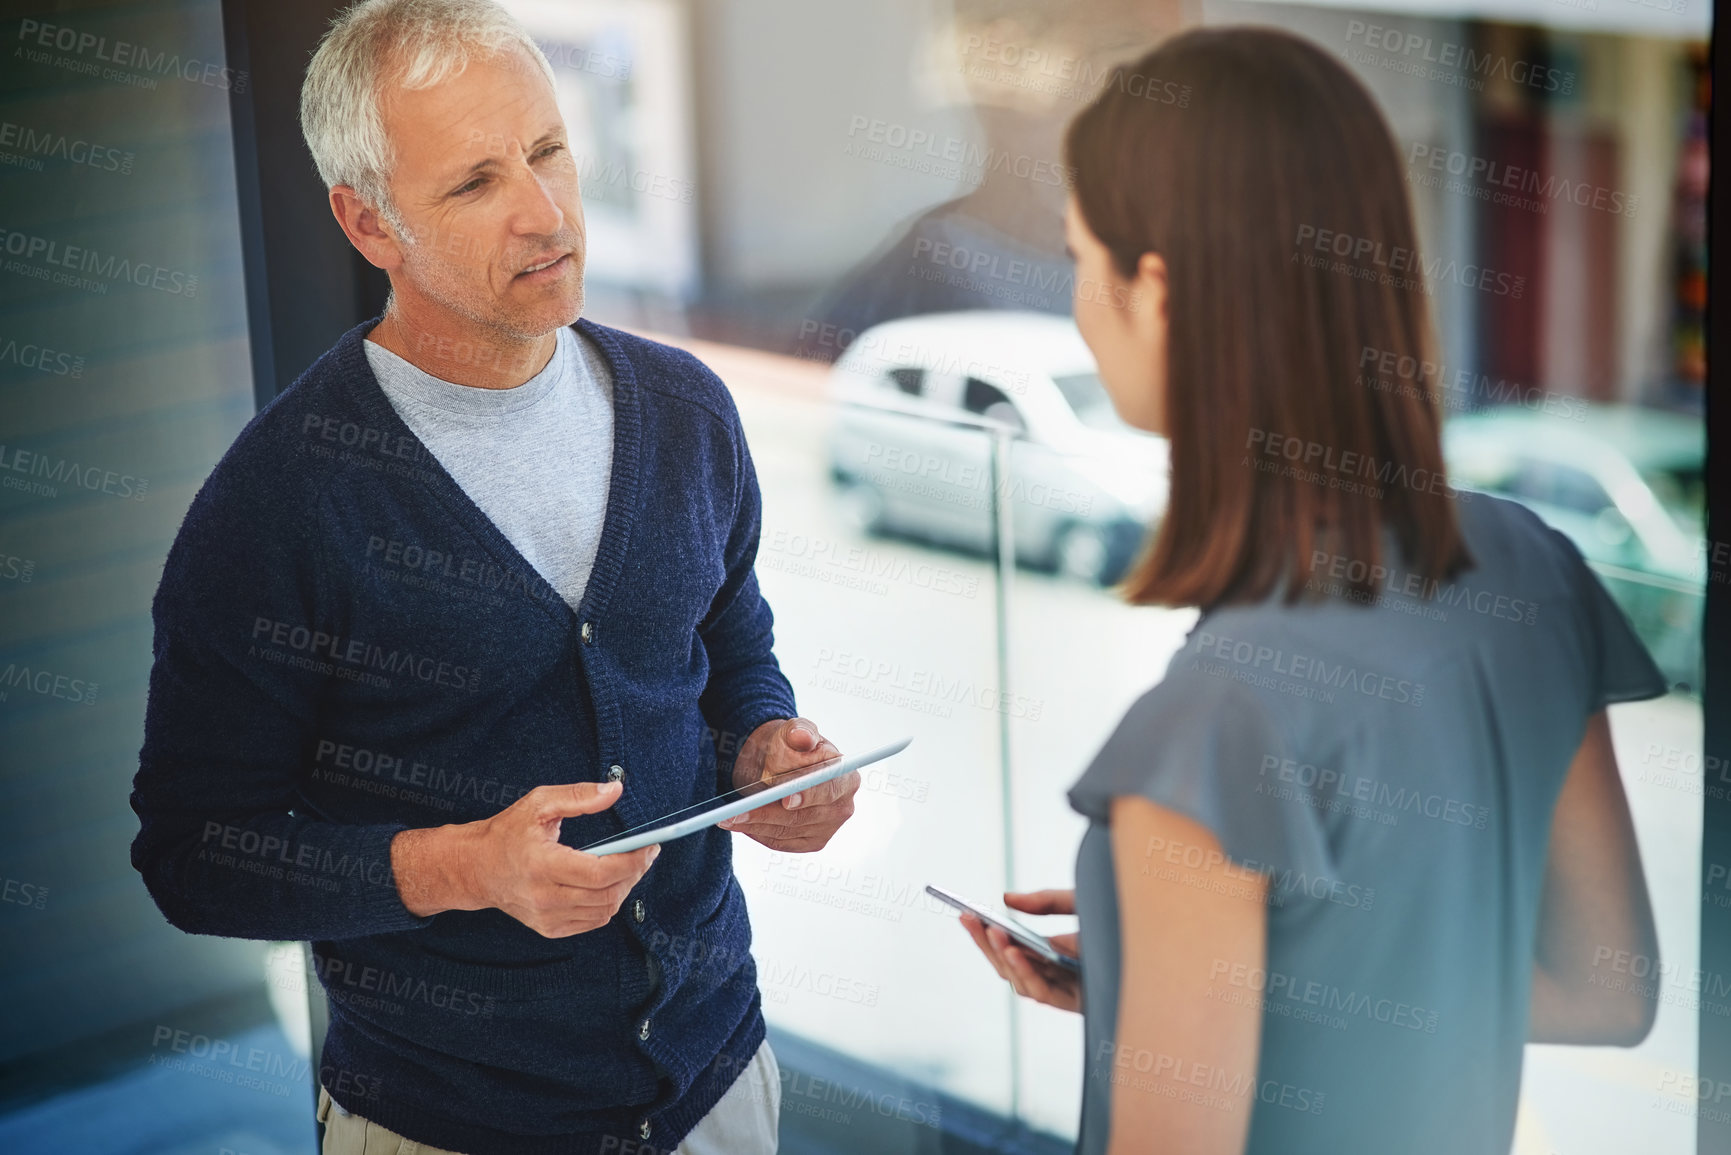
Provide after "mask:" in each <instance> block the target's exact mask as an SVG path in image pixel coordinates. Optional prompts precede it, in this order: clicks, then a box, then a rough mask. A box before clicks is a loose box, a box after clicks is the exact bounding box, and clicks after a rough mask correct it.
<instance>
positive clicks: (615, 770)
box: [607, 765, 625, 782]
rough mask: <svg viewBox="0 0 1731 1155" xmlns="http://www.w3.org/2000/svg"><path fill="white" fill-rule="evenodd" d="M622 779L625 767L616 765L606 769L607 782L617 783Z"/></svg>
mask: <svg viewBox="0 0 1731 1155" xmlns="http://www.w3.org/2000/svg"><path fill="white" fill-rule="evenodd" d="M623 777H625V767H623V766H618V765H614V766H609V767H607V781H609V782H617V781H619V780H620V779H621V778H623Z"/></svg>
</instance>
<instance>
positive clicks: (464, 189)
mask: <svg viewBox="0 0 1731 1155" xmlns="http://www.w3.org/2000/svg"><path fill="white" fill-rule="evenodd" d="M484 183H486V182H485V181H483V180H482V179H481V178H480V177H476V178H475V179H474V180H472V181H469V182H468V183H467V184H463V185H459V186H458V187H457V188H455V189H453V190H452V192H451V195H452V196H459V197H460V196H462V195H463V194H464V193H469V192H474V191H475V190H476V189H478V188H480V187H481V185H483V184H484Z"/></svg>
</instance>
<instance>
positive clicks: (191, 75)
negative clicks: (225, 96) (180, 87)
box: [14, 19, 247, 92]
mask: <svg viewBox="0 0 1731 1155" xmlns="http://www.w3.org/2000/svg"><path fill="white" fill-rule="evenodd" d="M18 39H19V40H20V41H22V42H23V43H24V44H26V45H35V46H36V48H43V49H53V50H54V51H57V52H66V53H70V54H71V55H73V56H82V57H87V58H88V60H87V61H86V62H85V63H83V64H82V66H79V67H76V68H75V71H79V72H87V73H90V74H92V75H100V76H102V77H103V78H104V79H108V80H120V81H124V82H127V83H132V84H137V83H138V82H139V81H140V80H144V81H148V83H147V84H144V85H140V87H150V88H154V87H156V82H155V81H154V80H150V79H149V77H135V76H131V75H129V74H128V73H125V72H120V71H117V69H124V68H133V69H137V70H138V71H139V72H144V73H152V74H154V75H156V76H175V77H179V78H180V79H181V80H185V81H189V82H191V83H193V84H202V85H205V86H206V87H209V88H220V89H223V90H225V91H228V90H232V91H234V92H245V91H246V84H247V74H246V73H245V72H244V71H240V72H237V71H235V70H234V69H232V68H225V67H223V66H222V65H221V64H217V63H215V62H213V61H204V60H198V59H196V58H194V57H191V56H188V57H186V58H184V59H183V58H182V57H181V55H180V54H179V53H178V52H166V51H161V50H156V51H153V50H151V49H150V48H149V47H147V46H146V45H143V44H133V43H131V42H130V41H126V40H113V41H111V40H109V39H108V37H106V36H98V35H96V34H95V33H94V32H81V31H79V30H78V29H76V28H68V27H66V26H65V25H63V24H49V23H46V22H44V21H41V20H30V19H24V20H21V21H19V23H18ZM14 55H17V56H22V57H23V58H24V59H26V60H29V61H30V62H31V63H33V64H55V65H62V66H65V65H78V64H79V62H78V61H73V60H68V59H67V58H66V57H59V58H50V57H48V53H46V52H38V51H35V50H33V49H32V48H29V47H24V48H19V49H17V50H16V51H15V52H14ZM103 64H112V65H115V66H116V68H103V67H102V65H103Z"/></svg>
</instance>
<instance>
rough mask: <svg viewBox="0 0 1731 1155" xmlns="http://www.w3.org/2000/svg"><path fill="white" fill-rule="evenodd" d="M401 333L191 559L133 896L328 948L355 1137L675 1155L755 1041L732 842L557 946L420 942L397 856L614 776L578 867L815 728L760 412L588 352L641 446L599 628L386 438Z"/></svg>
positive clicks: (262, 934) (275, 407)
mask: <svg viewBox="0 0 1731 1155" xmlns="http://www.w3.org/2000/svg"><path fill="white" fill-rule="evenodd" d="M377 320H378V319H377V318H374V319H373V320H372V321H368V322H366V323H365V324H362V325H359V326H357V327H355V328H353V329H351V330H349V332H348V333H346V334H344V335H343V337H342V339H341V340H340V341H338V342H337V344H336V345H335V346H334V347H333V348H332V349H331V350H329V351H328V352H327V353H325V355H324V356H322V357H320V358H319V360H318V361H317V362H316V363H315V364H314V365H313V366H312V367H311V368H309V369H308V370H307V371H306V372H305V373H304V374H302V376H301V377H300V378H299V379H298V380H297V381H296V382H295V383H294V384H293V385H292V386H291V387H290V388H289V389H287V390H286V391H284V392H283V393H282V394H281V395H280V396H278V397H277V398H275V399H274V400H272V401H271V402H270V404H268V405H266V406H265V407H264V408H263V409H261V410H260V411H259V413H258V414H257V416H255V417H254V418H253V420H252V421H251V422H249V423H248V424H247V426H246V428H245V429H244V430H242V432H241V434H240V436H239V437H238V438H236V440H235V443H234V445H233V446H232V447H230V449H229V451H228V452H227V453H226V454H225V455H224V456H223V459H222V460H221V462H219V463H218V465H217V466H216V468H215V470H214V471H213V472H212V473H211V475H210V477H209V479H208V480H207V481H206V482H205V484H204V486H203V488H202V489H200V491H199V493H198V495H197V497H196V498H195V499H194V500H193V503H192V506H191V508H190V509H189V510H188V512H187V515H186V519H185V521H184V523H183V524H182V525H181V528H180V532H179V534H178V535H177V536H176V538H175V542H174V546H173V548H172V549H171V550H170V551H169V555H168V560H167V563H166V565H165V567H164V569H163V575H162V583H161V586H160V587H159V588H158V590H157V593H156V599H155V602H154V606H153V614H154V619H155V628H156V634H155V644H154V653H155V664H154V666H153V668H152V670H151V676H150V695H149V705H148V709H147V713H146V717H145V734H144V745H143V749H142V751H141V752H140V756H139V770H138V774H137V777H136V778H135V780H134V789H133V793H132V806H133V809H134V810H135V811H136V812H137V813H138V816H139V818H140V821H141V827H140V830H139V833H138V836H137V838H136V840H135V841H134V842H133V846H132V862H133V865H134V866H135V867H136V868H137V869H138V870H139V872H140V873H141V874H142V875H143V876H144V881H145V884H146V886H148V888H149V890H150V893H151V895H152V897H154V898H155V900H156V902H157V905H158V906H159V907H160V908H161V909H162V912H163V914H164V915H165V916H166V917H167V919H168V921H169V922H170V923H172V924H173V925H175V926H177V927H179V928H181V929H182V930H185V931H189V932H192V933H195V934H214V935H226V936H230V937H236V938H253V939H279V940H293V939H310V940H312V943H313V950H314V958H315V963H316V969H317V972H318V976H319V978H320V980H321V981H322V982H323V983H324V985H325V987H326V989H327V991H328V992H329V993H330V998H331V1023H330V1033H329V1036H328V1038H327V1040H326V1043H325V1049H324V1053H323V1056H322V1060H321V1062H320V1067H319V1078H320V1080H321V1082H323V1084H324V1085H325V1086H326V1087H327V1088H328V1089H329V1090H330V1092H331V1094H332V1097H333V1098H335V1099H336V1101H337V1102H338V1103H340V1104H342V1105H344V1106H346V1107H348V1108H350V1109H351V1110H354V1111H357V1112H359V1113H360V1114H363V1115H365V1116H367V1117H368V1118H370V1119H373V1120H375V1121H376V1122H379V1123H381V1124H383V1125H385V1126H387V1127H389V1128H391V1129H392V1130H394V1131H398V1132H400V1133H402V1134H403V1135H405V1136H407V1137H409V1138H411V1139H416V1140H420V1141H422V1142H425V1143H430V1144H433V1145H435V1146H439V1147H446V1148H451V1149H455V1150H459V1151H465V1152H474V1153H476V1155H487V1153H490V1152H497V1153H499V1155H505V1153H507V1152H509V1153H511V1155H535V1153H540V1152H547V1153H554V1152H558V1153H565V1152H581V1153H589V1152H599V1151H603V1150H606V1151H614V1152H617V1151H619V1150H630V1149H633V1148H632V1147H631V1144H632V1143H636V1144H638V1145H639V1146H641V1147H642V1148H643V1149H646V1150H655V1149H660V1150H668V1149H671V1148H672V1147H674V1146H675V1145H677V1144H678V1142H679V1141H680V1139H681V1138H683V1137H684V1136H685V1134H686V1133H687V1132H689V1131H690V1130H691V1128H692V1127H693V1126H694V1125H695V1124H696V1123H697V1121H698V1120H699V1119H700V1118H702V1117H703V1115H704V1114H705V1113H706V1112H708V1110H709V1109H710V1107H712V1106H713V1105H714V1104H715V1102H716V1101H717V1100H718V1099H719V1098H720V1097H721V1095H722V1094H723V1092H725V1091H726V1089H727V1087H728V1086H729V1085H730V1084H731V1083H732V1081H733V1079H734V1078H735V1077H736V1076H737V1075H738V1074H739V1072H740V1070H741V1069H742V1067H743V1065H744V1064H745V1063H746V1062H747V1061H749V1059H750V1057H751V1055H752V1053H753V1052H754V1051H755V1050H756V1048H757V1046H758V1044H759V1043H760V1042H761V1041H762V1039H763V1036H764V1022H763V1015H762V1009H761V1003H760V999H759V994H758V989H757V973H756V968H755V966H754V964H753V962H752V959H751V955H750V954H749V952H748V948H749V947H750V944H751V930H750V926H749V924H748V923H747V920H746V907H745V898H744V895H743V894H742V893H741V891H740V887H739V884H738V882H737V881H736V880H735V878H734V875H733V867H732V857H731V846H730V842H729V839H730V837H731V836H730V835H729V834H727V833H726V832H724V831H721V830H717V829H711V830H709V831H706V832H704V833H701V834H695V835H691V836H689V837H687V838H683V839H679V840H676V841H674V842H671V843H668V844H666V845H665V846H663V848H662V852H661V856H660V858H659V859H658V860H657V861H656V863H655V865H654V866H653V867H651V868H650V870H649V872H648V874H647V875H645V876H644V878H643V880H642V881H641V882H640V883H639V885H638V887H637V888H636V890H635V891H634V892H633V893H632V895H631V897H630V898H628V899H627V900H626V902H625V905H624V906H623V907H622V908H621V910H620V912H619V914H618V915H617V916H616V917H615V918H614V919H613V920H612V921H611V922H610V923H608V924H607V925H606V926H604V927H600V928H597V929H595V930H592V931H589V932H588V933H585V934H580V935H574V936H572V937H569V938H563V939H547V938H543V937H541V936H540V935H538V934H536V933H535V932H534V931H532V930H529V929H528V928H527V927H525V926H523V925H522V924H521V923H519V922H517V921H516V920H514V919H512V918H510V917H509V916H507V915H506V914H504V913H503V912H501V911H498V910H485V911H473V912H471V911H447V912H445V913H443V914H439V915H435V916H433V917H431V918H417V917H415V916H414V915H412V914H410V913H409V911H408V910H407V909H406V908H405V907H404V906H403V903H402V901H401V899H400V898H399V896H398V893H397V888H396V883H395V880H394V878H393V876H392V874H391V866H390V843H391V838H392V837H393V836H394V835H395V834H396V833H397V832H398V831H400V830H404V829H408V828H411V827H426V826H439V825H443V824H446V823H456V822H468V821H472V820H475V819H480V818H485V817H487V816H489V815H491V814H495V813H497V812H498V811H499V810H501V809H502V808H504V807H505V806H507V805H509V804H510V803H511V802H512V801H514V800H515V799H516V798H518V797H520V796H521V795H522V794H523V793H525V792H526V791H528V790H530V789H532V788H534V787H536V786H539V785H543V784H547V783H561V782H600V781H605V780H606V779H607V778H608V777H609V776H610V774H612V775H615V776H617V775H620V774H622V775H623V778H622V781H623V784H624V791H623V793H622V796H621V797H620V799H619V801H618V802H617V803H616V804H615V805H614V806H613V807H612V808H611V809H609V810H607V811H604V812H602V813H600V814H591V815H583V816H581V817H577V818H572V819H568V820H566V822H565V825H564V828H563V832H562V841H563V842H565V843H566V844H567V845H572V846H581V845H586V844H587V843H589V842H592V841H594V840H597V839H600V838H603V837H605V836H607V835H609V834H612V833H614V832H617V831H619V830H621V829H623V828H624V827H625V826H628V825H633V824H636V823H640V822H644V821H647V820H649V819H652V818H654V817H656V816H658V815H661V814H664V813H666V812H668V811H670V810H674V809H677V808H679V807H681V806H685V805H688V804H690V803H692V802H695V801H698V800H700V799H703V798H706V797H710V796H712V795H713V794H714V793H716V791H717V790H718V789H720V788H721V787H722V784H723V782H724V780H725V777H726V776H727V774H728V773H729V772H730V767H731V761H732V755H733V754H734V753H736V752H737V748H738V745H739V743H740V742H741V741H742V740H743V739H744V737H745V736H746V735H749V734H750V733H751V732H752V730H754V729H755V728H756V727H757V726H758V725H759V724H761V723H763V722H765V721H769V720H771V719H774V718H783V717H792V716H793V715H794V714H795V712H796V711H795V706H794V698H793V689H792V687H791V686H790V685H789V683H788V681H787V679H786V677H784V676H783V674H782V672H781V670H780V668H779V666H778V665H777V663H776V660H775V656H774V654H773V653H772V652H771V623H772V619H771V614H770V610H769V606H768V605H767V604H766V603H765V601H764V600H763V597H762V595H761V594H760V593H759V590H758V584H757V579H756V576H755V575H754V574H753V572H752V565H753V561H754V559H755V556H756V552H757V545H758V535H759V525H760V521H759V514H760V505H759V493H758V486H757V478H756V474H755V472H754V470H753V468H752V462H751V456H750V454H749V453H748V451H747V449H746V444H745V437H744V434H743V431H742V429H741V427H740V422H739V415H738V411H737V410H736V409H735V407H734V405H733V401H732V399H731V397H730V396H729V395H728V392H727V390H726V387H725V386H723V385H722V383H721V381H720V380H719V379H718V378H717V377H716V376H715V374H713V373H712V372H710V371H709V370H708V369H707V368H706V367H704V366H703V365H702V363H700V362H699V361H697V360H696V359H695V358H693V357H691V356H690V355H688V354H686V353H684V352H681V351H679V350H676V349H671V348H668V347H666V346H664V345H659V344H656V343H654V342H651V341H647V340H644V339H642V338H638V337H634V336H631V335H629V334H626V333H622V332H619V331H617V330H613V329H609V328H605V327H603V326H600V325H596V324H593V323H591V322H589V321H586V320H583V321H579V322H578V323H577V326H576V327H577V328H578V329H579V330H580V331H581V332H582V333H584V334H586V335H588V336H590V337H592V338H594V339H595V340H596V341H597V342H598V343H599V345H600V347H601V349H602V350H604V351H605V353H606V355H607V359H608V361H609V363H610V364H611V366H612V370H613V379H614V390H613V397H614V414H615V421H614V446H613V473H612V480H611V487H610V489H609V492H608V496H607V510H606V519H605V523H604V526H603V532H602V537H601V544H600V551H599V553H598V555H597V557H596V559H595V568H594V572H593V573H592V574H591V575H590V578H589V585H588V588H587V589H586V590H585V592H584V595H583V602H582V605H581V606H580V607H579V609H577V610H576V611H573V610H572V609H571V607H570V606H568V605H567V604H566V603H565V602H564V600H563V599H561V598H560V597H559V595H558V594H557V593H556V592H555V591H554V590H553V589H552V587H551V586H550V585H548V583H547V582H546V581H545V580H544V579H543V578H542V577H541V576H540V575H539V574H538V573H537V572H536V571H535V570H534V569H533V568H532V567H531V566H530V565H529V564H528V562H526V561H525V560H524V559H523V557H522V556H521V555H520V554H519V553H518V552H517V550H516V549H515V548H513V547H512V545H511V544H510V542H509V541H508V540H507V539H506V538H505V537H504V535H503V534H502V533H500V531H499V529H498V527H497V526H495V525H494V524H493V523H492V522H491V521H490V520H489V519H488V518H487V516H486V515H485V514H484V513H482V512H481V510H480V508H479V507H477V506H476V505H475V504H474V502H473V501H472V500H470V498H469V497H468V496H467V495H466V494H465V493H464V492H463V491H462V489H461V488H460V487H459V486H458V485H457V483H456V482H455V481H454V480H453V479H452V478H451V476H450V475H449V474H448V473H446V472H445V470H444V468H443V467H442V466H441V465H440V464H439V462H438V460H437V459H436V458H435V457H434V456H433V455H432V454H431V452H430V451H429V450H428V449H427V448H426V446H425V445H424V444H422V443H421V441H420V440H419V439H418V438H417V437H416V436H415V435H414V434H413V433H412V432H411V431H410V430H409V428H408V426H406V425H405V424H404V423H403V422H402V420H401V419H400V418H399V417H398V416H397V414H396V412H395V410H393V409H392V407H391V404H390V402H389V401H388V400H387V399H386V397H385V395H384V393H383V392H382V391H381V390H380V388H379V385H378V382H377V380H376V379H375V378H374V377H373V374H372V371H371V369H370V367H369V366H368V364H367V359H366V356H365V353H364V351H363V349H362V347H361V340H362V338H363V335H364V334H365V333H366V332H367V331H369V330H370V329H371V328H372V326H373V325H374V324H376V323H377ZM498 468H500V469H510V468H512V463H511V462H510V461H509V460H502V461H500V462H499V463H498ZM638 900H640V902H641V905H639V902H638Z"/></svg>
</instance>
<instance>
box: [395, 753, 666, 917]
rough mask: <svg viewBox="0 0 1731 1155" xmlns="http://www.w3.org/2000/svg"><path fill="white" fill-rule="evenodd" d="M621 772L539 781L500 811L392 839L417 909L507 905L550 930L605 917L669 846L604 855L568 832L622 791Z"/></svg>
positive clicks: (404, 887) (405, 895)
mask: <svg viewBox="0 0 1731 1155" xmlns="http://www.w3.org/2000/svg"><path fill="white" fill-rule="evenodd" d="M620 790H621V787H620V784H619V783H617V782H602V783H600V784H599V785H597V784H595V783H593V782H578V783H573V784H569V785H564V786H537V787H536V788H535V789H533V790H531V791H529V793H527V794H525V795H523V797H521V798H519V799H517V801H516V802H513V803H512V804H511V805H510V806H508V807H506V808H505V809H504V810H501V811H499V813H497V814H495V815H493V816H492V817H491V818H483V819H481V820H480V821H478V822H465V823H461V824H458V825H453V826H439V827H434V828H431V829H425V830H405V831H403V832H402V833H400V834H398V835H397V836H396V837H395V838H394V839H392V840H391V870H392V872H393V873H394V874H395V875H396V878H397V890H398V892H399V893H400V894H401V895H402V899H403V905H404V906H406V907H407V908H408V909H409V913H411V914H414V915H416V916H418V917H421V918H425V917H427V916H428V915H432V914H437V913H439V912H440V911H445V910H486V909H489V908H497V909H499V910H502V911H504V912H505V913H506V914H508V915H510V916H511V917H512V918H514V919H516V920H517V921H518V922H520V923H522V924H523V925H524V926H526V927H528V928H529V929H530V930H532V931H534V932H536V933H537V934H540V935H542V936H544V937H546V938H565V937H567V936H569V935H574V934H582V933H583V932H584V931H587V930H594V929H595V928H596V927H598V926H605V925H606V924H607V922H608V921H609V920H611V919H612V918H613V916H614V915H615V914H617V913H618V912H619V907H620V905H621V904H622V903H623V902H624V901H625V896H626V895H627V894H629V893H630V892H631V889H632V888H633V887H635V886H636V885H637V881H638V879H640V878H642V877H643V875H644V872H645V871H647V870H648V869H649V864H650V863H652V862H654V861H655V856H656V855H658V854H660V853H661V847H659V846H645V847H643V848H642V849H640V850H632V851H628V852H626V853H624V854H607V855H599V856H597V855H594V854H584V853H583V852H582V851H581V850H573V849H572V848H571V847H569V846H565V845H563V844H562V843H560V841H559V824H560V822H561V821H562V820H563V819H565V818H569V817H571V816H573V815H577V814H593V813H595V812H597V811H600V810H605V809H607V808H608V807H609V806H612V805H613V804H614V803H615V802H617V801H618V800H619V794H620Z"/></svg>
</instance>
